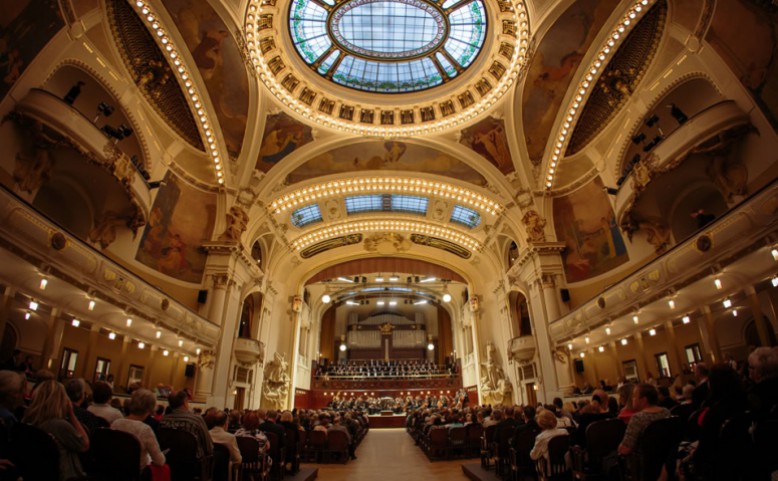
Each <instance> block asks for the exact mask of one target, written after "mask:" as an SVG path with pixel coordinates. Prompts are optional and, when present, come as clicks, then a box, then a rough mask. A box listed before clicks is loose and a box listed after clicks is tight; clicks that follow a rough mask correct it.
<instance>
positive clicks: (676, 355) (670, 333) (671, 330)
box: [665, 319, 684, 374]
mask: <svg viewBox="0 0 778 481" xmlns="http://www.w3.org/2000/svg"><path fill="white" fill-rule="evenodd" d="M665 332H667V337H668V338H669V339H668V340H669V341H670V346H672V349H670V355H671V356H673V361H675V364H676V365H677V366H678V372H676V374H678V373H681V372H683V365H684V362H683V353H682V352H681V346H679V345H678V341H677V336H676V335H675V326H673V320H672V319H668V320H666V321H665Z"/></svg>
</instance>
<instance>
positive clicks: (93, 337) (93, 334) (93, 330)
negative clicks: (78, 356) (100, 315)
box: [80, 324, 100, 381]
mask: <svg viewBox="0 0 778 481" xmlns="http://www.w3.org/2000/svg"><path fill="white" fill-rule="evenodd" d="M99 338H100V326H99V325H97V324H92V326H91V327H90V328H89V342H88V343H87V345H86V353H84V364H83V365H82V367H81V369H80V371H81V377H83V378H84V379H86V380H88V381H91V380H92V379H94V376H95V373H94V371H90V369H91V368H90V367H89V366H94V365H95V363H96V362H97V356H93V355H92V354H93V353H94V351H95V346H96V345H97V342H98V341H99Z"/></svg>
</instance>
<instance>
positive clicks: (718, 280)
mask: <svg viewBox="0 0 778 481" xmlns="http://www.w3.org/2000/svg"><path fill="white" fill-rule="evenodd" d="M713 285H714V286H716V289H721V279H719V278H718V277H717V278H715V279H713Z"/></svg>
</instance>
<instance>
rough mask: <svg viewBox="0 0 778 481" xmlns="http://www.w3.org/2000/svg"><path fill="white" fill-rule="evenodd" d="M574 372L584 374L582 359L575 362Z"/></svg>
mask: <svg viewBox="0 0 778 481" xmlns="http://www.w3.org/2000/svg"><path fill="white" fill-rule="evenodd" d="M575 372H577V373H582V372H584V365H583V359H576V360H575Z"/></svg>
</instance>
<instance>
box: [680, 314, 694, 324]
mask: <svg viewBox="0 0 778 481" xmlns="http://www.w3.org/2000/svg"><path fill="white" fill-rule="evenodd" d="M681 322H683V323H684V324H689V323H690V322H692V320H691V319H690V318H689V316H683V317H682V318H681Z"/></svg>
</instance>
